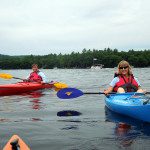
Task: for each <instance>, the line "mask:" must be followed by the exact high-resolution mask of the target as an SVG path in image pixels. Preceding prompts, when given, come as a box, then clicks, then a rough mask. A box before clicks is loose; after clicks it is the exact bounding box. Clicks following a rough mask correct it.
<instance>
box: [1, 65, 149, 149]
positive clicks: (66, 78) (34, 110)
mask: <svg viewBox="0 0 150 150" xmlns="http://www.w3.org/2000/svg"><path fill="white" fill-rule="evenodd" d="M30 71H31V70H7V72H8V73H9V72H10V73H11V74H13V75H14V76H18V77H25V76H27V75H28V74H29V72H30ZM114 71H115V69H110V68H107V69H101V70H99V71H94V70H89V69H57V70H54V69H51V70H50V69H48V70H43V72H44V73H45V74H46V75H47V76H48V77H49V79H50V80H54V81H59V82H64V83H66V84H68V85H69V87H74V88H77V89H80V90H82V91H84V92H88V91H93V92H98V91H103V90H104V89H106V88H107V86H108V82H109V81H111V80H112V78H113V73H114ZM149 74H150V70H149V69H146V68H140V69H138V68H134V75H135V76H136V77H138V78H139V79H140V82H141V84H142V87H143V88H144V89H147V91H149V89H150V80H148V79H149ZM10 82H12V83H15V82H16V80H13V79H12V80H9V81H7V80H6V81H4V80H0V83H1V84H7V83H10ZM104 98H105V96H104V95H92V94H91V95H84V96H81V97H78V98H76V99H73V100H68V101H67V100H66V101H64V100H63V101H60V99H59V98H58V97H57V96H56V91H54V90H46V91H45V90H44V91H36V92H33V93H28V94H25V95H15V96H6V97H0V131H1V132H0V139H1V140H0V149H2V148H3V146H4V145H5V143H7V141H8V137H10V136H11V135H12V134H18V135H20V136H21V137H23V139H24V140H25V141H27V143H28V145H29V146H30V147H31V149H33V150H34V149H36V150H48V149H52V150H58V149H61V150H95V149H96V150H99V149H101V150H110V149H113V150H120V149H126V150H129V149H130V150H131V149H132V150H133V149H134V150H141V149H144V150H145V149H146V150H149V142H150V125H149V124H146V123H143V122H139V121H137V120H135V119H132V118H129V117H128V118H126V117H124V116H123V117H122V116H119V115H114V114H112V113H109V112H108V111H106V112H105V110H104V106H105V102H104ZM146 103H147V101H146ZM105 119H106V121H105ZM123 126H125V127H123Z"/></svg>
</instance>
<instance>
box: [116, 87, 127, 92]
mask: <svg viewBox="0 0 150 150" xmlns="http://www.w3.org/2000/svg"><path fill="white" fill-rule="evenodd" d="M117 92H118V93H125V90H124V89H123V88H122V87H119V88H118V90H117Z"/></svg>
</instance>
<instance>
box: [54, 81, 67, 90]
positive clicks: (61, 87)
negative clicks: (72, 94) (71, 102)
mask: <svg viewBox="0 0 150 150" xmlns="http://www.w3.org/2000/svg"><path fill="white" fill-rule="evenodd" d="M54 86H55V87H56V88H57V89H63V88H67V87H68V85H67V84H65V83H61V82H57V83H54Z"/></svg>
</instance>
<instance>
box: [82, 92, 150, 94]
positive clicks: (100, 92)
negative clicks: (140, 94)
mask: <svg viewBox="0 0 150 150" xmlns="http://www.w3.org/2000/svg"><path fill="white" fill-rule="evenodd" d="M83 94H105V93H104V92H84V93H83ZM109 94H116V92H111V93H109ZM145 94H150V92H146V93H145Z"/></svg>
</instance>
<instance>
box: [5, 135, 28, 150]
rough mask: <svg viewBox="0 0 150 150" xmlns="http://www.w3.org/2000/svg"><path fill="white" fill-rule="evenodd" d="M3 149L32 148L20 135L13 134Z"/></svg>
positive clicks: (24, 149)
mask: <svg viewBox="0 0 150 150" xmlns="http://www.w3.org/2000/svg"><path fill="white" fill-rule="evenodd" d="M3 150H30V148H29V147H28V145H27V144H26V143H25V142H24V141H23V140H22V139H21V138H20V137H19V136H18V135H13V136H12V137H11V138H10V140H9V141H8V143H7V144H6V145H5V147H4V148H3Z"/></svg>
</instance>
